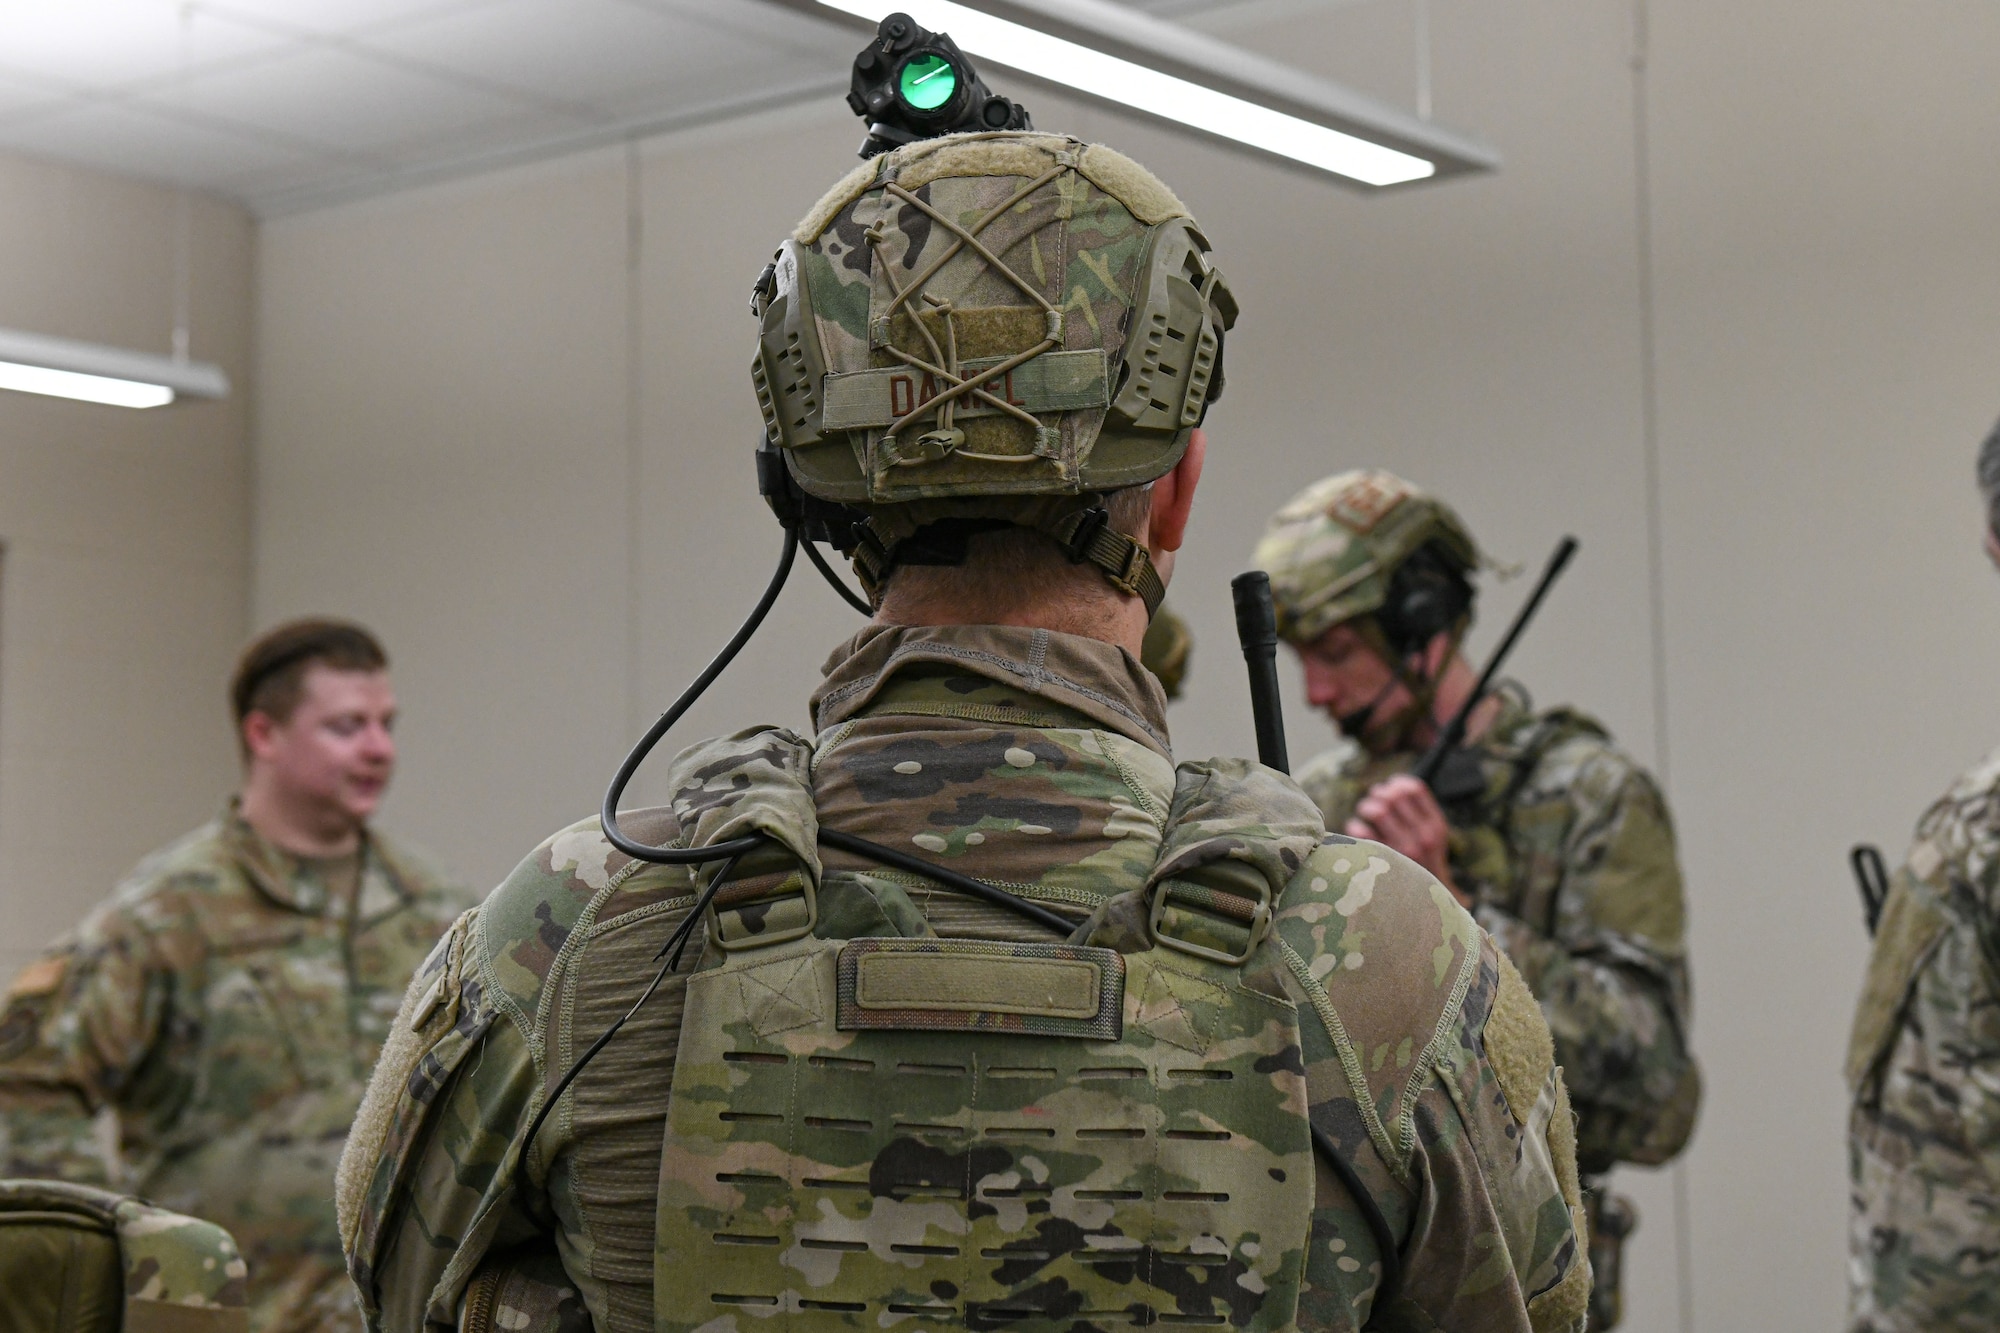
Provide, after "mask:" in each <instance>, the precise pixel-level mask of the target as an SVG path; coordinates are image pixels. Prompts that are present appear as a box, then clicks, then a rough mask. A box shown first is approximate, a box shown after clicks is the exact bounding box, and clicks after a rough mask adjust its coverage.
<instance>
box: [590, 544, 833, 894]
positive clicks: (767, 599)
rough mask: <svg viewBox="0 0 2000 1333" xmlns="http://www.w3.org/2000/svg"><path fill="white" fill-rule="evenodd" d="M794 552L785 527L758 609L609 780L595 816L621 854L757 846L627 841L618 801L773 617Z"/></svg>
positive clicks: (660, 860) (655, 857) (686, 860)
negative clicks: (663, 740) (664, 740)
mask: <svg viewBox="0 0 2000 1333" xmlns="http://www.w3.org/2000/svg"><path fill="white" fill-rule="evenodd" d="M798 553H799V535H798V533H796V532H794V531H793V530H792V529H790V528H786V529H785V549H784V551H783V552H782V553H780V554H779V556H778V568H777V569H776V570H775V571H773V572H772V574H771V582H770V583H769V584H768V585H767V586H766V587H765V589H764V595H763V596H762V597H760V598H758V599H757V605H756V606H755V607H753V608H752V609H751V611H750V615H749V617H748V618H747V619H746V620H744V622H743V624H742V626H741V627H740V628H738V629H737V631H736V635H735V637H734V638H732V639H730V641H729V642H728V643H726V644H724V645H723V647H722V651H721V652H719V653H717V654H716V655H715V659H714V660H713V661H711V662H710V663H709V664H708V666H707V667H706V668H705V669H704V670H703V671H702V673H701V674H700V675H699V676H696V677H695V678H694V683H693V684H692V685H690V686H688V687H687V689H685V690H683V691H682V692H681V697H680V698H678V699H676V700H674V703H673V707H671V708H669V709H667V711H666V712H664V713H662V714H660V720H659V721H657V722H655V723H654V724H653V725H652V726H651V727H650V728H648V729H647V731H646V734H645V735H644V736H641V737H640V738H639V743H638V744H637V745H635V746H633V747H632V752H631V753H630V754H628V755H626V756H625V762H624V763H622V764H620V765H619V766H618V774H617V776H616V777H614V778H612V779H611V786H610V787H609V788H608V789H607V790H606V791H605V793H604V809H603V810H602V811H600V812H599V814H598V819H599V821H600V822H601V823H602V824H603V825H604V836H605V837H606V838H607V839H609V840H610V842H611V845H612V846H613V847H616V848H617V849H618V850H619V851H621V852H623V853H625V855H627V856H630V857H632V858H634V859H636V860H640V861H651V862H653V863H654V864H655V865H663V866H684V865H695V864H698V863H700V862H703V861H719V860H721V859H722V858H723V857H725V856H741V855H742V854H743V853H745V852H747V851H749V850H750V849H751V848H752V847H755V846H756V845H757V842H758V839H757V838H756V836H755V835H752V836H749V837H743V838H731V839H730V840H729V841H727V842H718V843H715V844H713V845H711V846H708V847H685V848H682V847H653V846H649V845H648V844H646V843H643V842H637V841H635V840H633V839H631V838H628V837H626V836H625V835H624V834H623V833H622V832H620V831H619V828H618V801H619V798H620V797H622V796H624V795H625V784H626V783H628V782H630V781H631V780H632V775H633V774H634V773H636V772H638V771H639V765H640V764H643V763H644V762H646V756H647V755H649V754H651V753H652V752H653V747H654V746H655V745H658V744H659V743H660V740H661V738H662V737H664V736H665V735H666V734H667V732H668V731H669V730H670V729H671V728H672V727H673V725H674V723H676V722H678V721H680V720H681V715H682V714H683V713H685V712H687V710H688V709H690V708H692V707H694V702H695V700H697V699H699V698H701V696H702V695H703V694H704V693H705V692H707V690H708V687H709V686H710V685H713V684H714V683H715V678H716V677H717V676H719V675H721V674H722V673H723V670H724V669H725V668H726V667H728V665H729V664H730V663H731V662H733V661H735V660H736V654H738V653H740V652H742V651H743V645H744V644H746V643H748V642H750V636H751V635H753V634H755V633H756V632H757V627H758V626H759V625H762V624H763V623H764V617H765V616H767V615H769V614H770V613H771V606H772V604H773V603H775V602H776V601H777V600H778V594H779V593H781V592H783V591H784V590H785V580H786V579H788V578H790V577H791V573H792V561H793V559H794V558H795V557H796V556H797V555H798Z"/></svg>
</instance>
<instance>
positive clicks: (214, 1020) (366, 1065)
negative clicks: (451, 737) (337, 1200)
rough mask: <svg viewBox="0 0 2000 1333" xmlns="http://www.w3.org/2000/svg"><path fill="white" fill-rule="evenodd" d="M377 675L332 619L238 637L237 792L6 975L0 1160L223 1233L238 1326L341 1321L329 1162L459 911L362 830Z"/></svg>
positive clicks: (377, 715) (379, 717) (378, 781)
mask: <svg viewBox="0 0 2000 1333" xmlns="http://www.w3.org/2000/svg"><path fill="white" fill-rule="evenodd" d="M386 667H387V659H386V658H385V657H384V656H383V654H382V651H381V648H380V646H379V645H377V644H376V643H375V641H374V639H373V638H372V637H371V636H369V635H368V634H367V633H366V632H365V631H363V630H361V629H359V628H358V627H356V626H351V625H346V624H342V623H339V622H327V621H298V622H293V623H291V624H288V625H283V626H280V627H278V628H277V629H275V630H273V631H271V632H270V633H268V634H266V635H264V636H263V637H262V638H260V639H258V640H257V641H256V642H255V643H253V644H251V645H250V647H249V648H248V649H247V650H246V651H245V653H244V655H243V659H242V662H241V665H240V666H239V668H238V671H237V674H236V678H235V681H234V683H233V685H232V689H231V698H232V702H233V705H234V708H235V712H236V717H237V722H238V734H239V737H240V740H241V744H242V749H243V753H244V759H245V767H244V783H243V787H242V790H241V793H240V795H239V796H238V797H236V798H234V799H232V800H231V801H230V803H229V805H228V806H227V807H226V808H225V809H224V810H223V811H222V812H221V813H220V814H218V815H217V816H216V817H215V818H214V819H213V820H211V821H210V822H208V823H207V824H205V825H203V826H202V827H201V828H199V829H196V830H195V831H194V832H192V833H190V834H188V835H187V836H186V837H184V838H182V839H180V840H179V841H178V842H175V843H173V844H172V845H170V846H168V847H166V848H164V849H162V850H160V851H158V852H155V853H154V854H153V855H151V856H149V857H147V858H146V859H145V860H144V861H142V862H141V863H140V864H139V866H138V867H137V868H136V869H135V870H134V871H133V872H132V873H131V875H130V876H129V877H128V878H127V879H126V880H125V881H124V883H122V884H120V885H119V886H118V887H117V889H116V890H115V891H114V892H113V893H112V895H111V897H110V899H109V900H108V901H106V902H105V903H104V904H103V905H102V906H100V907H98V908H97V910H95V911H94V912H92V913H91V914H90V915H89V916H88V917H87V918H85V920H84V921H83V923H82V925H80V926H79V927H78V928H77V929H76V931H75V932H74V933H73V934H71V935H69V936H67V937H66V938H64V939H62V940H60V941H58V942H57V943H56V944H55V945H53V946H52V947H51V948H50V949H49V951H48V952H47V953H45V954H43V955H42V957H41V958H39V959H38V960H36V961H35V962H33V963H30V964H29V965H28V966H27V967H26V968H25V969H23V970H22V971H21V973H20V974H19V975H18V976H16V977H15V978H14V981H13V984H12V985H11V986H10V987H9V989H8V994H7V1000H6V1009H5V1012H4V1017H0V1174H7V1175H15V1176H38V1177H49V1178H57V1179H62V1180H68V1181H74V1182H79V1183H84V1184H98V1185H108V1186H110V1187H112V1188H114V1189H119V1190H129V1191H131V1192H133V1193H136V1194H140V1195H143V1196H145V1197H146V1198H148V1199H151V1200H153V1201H154V1202H156V1203H159V1204H161V1205H163V1206H166V1207H170V1208H174V1209H177V1210H180V1211H182V1212H186V1213H191V1214H193V1215H195V1216H198V1217H202V1218H206V1219H208V1220H210V1221H213V1222H217V1223H220V1224H221V1225H223V1226H225V1227H227V1228H228V1229H229V1230H230V1231H231V1232H232V1233H233V1234H234V1235H235V1237H236V1239H237V1240H238V1241H239V1242H240V1243H241V1244H242V1247H243V1257H244V1259H245V1260H247V1261H248V1263H249V1267H250V1299H251V1310H252V1319H251V1327H252V1328H253V1329H255V1330H257V1333H300V1331H303V1330H318V1329H324V1330H342V1329H353V1328H356V1327H357V1326H358V1324H359V1317H358V1315H357V1313H356V1311H355V1308H354V1300H353V1292H352V1290H351V1289H350V1287H349V1285H348V1283H347V1282H346V1280H345V1277H344V1275H343V1272H342V1267H343V1265H342V1262H341V1254H340V1241H339V1237H338V1235H337V1233H336V1231H335V1228H334V1216H333V1206H332V1199H331V1193H332V1182H333V1171H334V1166H335V1164H336V1163H337V1162H338V1160H339V1156H340V1149H341V1145H342V1143H343V1142H344V1141H345V1139H346V1137H347V1131H348V1127H349V1124H350V1123H351V1122H352V1120H353V1118H354V1112H355V1108H356V1107H357V1106H358V1105H359V1104H360V1101H361V1094H362V1091H363V1089H364V1087H365V1085H366V1081H367V1077H368V1071H369V1070H370V1069H371V1068H373V1066H374V1062H375V1056H376V1053H377V1051H378V1050H379V1049H380V1048H381V1045H382V1040H383V1038H384V1037H385V1036H386V1035H387V1033H388V1030H389V1022H390V1020H391V1019H392V1018H393V1017H394V1015H395V1012H396V1005H397V1003H398V1002H399V999H400V997H401V995H402V991H403V988H404V986H405V985H407V984H408V981H409V978H410V975H411V974H412V972H413V971H414V970H415V968H416V966H417V964H418V963H420V962H422V961H423V958H424V956H425V955H426V954H427V953H428V952H429V951H430V949H431V946H432V945H433V944H434V943H435V942H436V941H437V939H438V938H439V936H441V935H442V934H443V933H444V932H445V931H446V930H447V929H448V928H449V927H450V925H451V922H452V919H453V918H454V917H455V916H456V915H457V914H458V913H459V911H461V910H462V909H463V908H464V907H465V906H466V904H467V902H468V901H469V898H468V895H465V894H464V893H463V892H461V891H460V890H458V889H456V888H452V887H449V886H447V885H446V883H445V882H444V881H442V880H441V879H440V878H439V876H438V875H437V874H436V873H435V872H433V871H432V870H430V869H429V868H427V867H426V866H425V865H424V864H423V862H422V861H420V860H418V859H417V858H416V857H414V856H412V855H411V854H410V853H408V852H406V851H404V850H403V849H402V848H400V847H397V846H395V845H393V844H391V843H390V842H388V841H387V840H386V839H384V838H383V837H382V836H381V835H380V834H378V833H375V832H374V831H372V830H371V829H370V828H369V827H368V825H367V819H368V816H369V815H370V814H371V813H373V811H374V809H375V806H376V803H377V802H378V801H379V800H380V799H381V795H382V792H383V790H384V789H385V787H386V786H387V783H388V780H389V777H390V773H391V771H392V769H393V766H394V762H395V746H394V742H393V740H392V739H391V738H390V734H389V729H390V727H391V725H392V723H393V722H394V718H395V698H394V695H393V694H392V693H391V691H390V688H389V682H388V677H387V674H386ZM107 1130H108V1131H109V1133H108V1134H107Z"/></svg>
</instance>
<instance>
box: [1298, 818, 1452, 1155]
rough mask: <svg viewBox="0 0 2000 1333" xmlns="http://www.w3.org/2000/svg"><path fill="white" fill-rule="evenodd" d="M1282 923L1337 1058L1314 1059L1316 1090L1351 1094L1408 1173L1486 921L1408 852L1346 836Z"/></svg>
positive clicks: (1312, 1086) (1380, 1142)
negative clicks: (1426, 1086) (1421, 1108)
mask: <svg viewBox="0 0 2000 1333" xmlns="http://www.w3.org/2000/svg"><path fill="white" fill-rule="evenodd" d="M1276 930H1277V934H1278V937H1279V939H1280V941H1281V943H1282V945H1283V950H1284V954H1285V959H1286V963H1287V965H1288V967H1289V968H1290V970H1291V972H1292V974H1293V977H1294V979H1295V981H1296V982H1297V983H1298V985H1299V986H1300V988H1301V989H1302V990H1303V991H1304V993H1305V997H1306V999H1307V1001H1308V1004H1309V1005H1310V1007H1311V1008H1312V1010H1313V1011H1314V1012H1315V1014H1316V1015H1317V1017H1318V1019H1319V1022H1320V1024H1321V1025H1322V1026H1323V1027H1324V1029H1325V1030H1326V1032H1327V1034H1328V1036H1329V1037H1330V1038H1331V1044H1332V1050H1333V1058H1334V1059H1335V1060H1336V1061H1337V1062H1338V1068H1337V1070H1335V1069H1322V1070H1317V1071H1316V1070H1314V1069H1312V1068H1310V1067H1309V1068H1308V1070H1307V1084H1308V1092H1309V1095H1311V1096H1312V1097H1313V1099H1314V1100H1315V1101H1317V1100H1321V1099H1323V1098H1327V1097H1336V1096H1351V1097H1352V1098H1353V1100H1354V1102H1355V1106H1356V1110H1357V1111H1358V1113H1359V1114H1360V1116H1361V1119H1362V1122H1363V1125H1364V1127H1365V1128H1366V1130H1367V1133H1368V1137H1369V1138H1370V1139H1371V1140H1373V1141H1374V1143H1375V1146H1376V1148H1377V1150H1378V1151H1379V1152H1380V1153H1381V1154H1382V1156H1383V1157H1384V1159H1385V1160H1386V1161H1387V1162H1389V1163H1390V1164H1391V1166H1392V1168H1393V1169H1395V1170H1396V1171H1397V1172H1398V1173H1399V1174H1400V1173H1401V1172H1403V1171H1404V1170H1406V1168H1407V1165H1408V1163H1409V1160H1410V1156H1411V1152H1412V1150H1413V1146H1414V1143H1415V1128H1414V1120H1413V1117H1414V1115H1415V1097H1414V1091H1415V1089H1417V1088H1418V1087H1420V1086H1421V1085H1422V1084H1423V1082H1424V1081H1425V1080H1426V1079H1427V1078H1428V1076H1429V1073H1430V1070H1431V1067H1432V1064H1433V1062H1434V1061H1435V1059H1436V1057H1437V1054H1438V1051H1439V1050H1440V1048H1441V1046H1442V1043H1443V1042H1444V1040H1445V1039H1446V1037H1447V1035H1448V1034H1449V1033H1450V1031H1451V1029H1452V1023H1453V1020H1454V1018H1455V1016H1456V1014H1457V1012H1458V1009H1459V1007H1460V1005H1461V1004H1462V1003H1463V1001H1464V998H1465V994H1466V991H1467V989H1468V988H1469V987H1470V986H1471V984H1472V981H1473V977H1474V974H1475V971H1476V964H1477V962H1478V957H1479V942H1480V940H1481V939H1483V938H1484V937H1483V936H1482V934H1481V933H1480V930H1479V927H1478V926H1477V925H1475V924H1474V923H1473V920H1472V918H1471V917H1470V916H1468V915H1467V914H1466V913H1465V910H1464V909H1463V908H1461V907H1460V906H1459V905H1458V903H1457V902H1456V901H1455V900H1454V899H1453V898H1452V897H1451V895H1450V894H1449V893H1447V892H1446V891H1445V890H1444V888H1443V887H1442V886H1441V885H1439V884H1438V882H1437V881H1436V880H1435V879H1434V878H1433V877H1432V876H1431V874H1430V873H1429V872H1428V871H1426V870H1424V869H1423V868H1422V867H1421V866H1419V865H1417V863H1416V862H1414V861H1412V860H1410V859H1409V858H1408V857H1406V856H1404V855H1402V854H1401V853H1400V852H1395V851H1392V850H1390V849H1389V848H1387V847H1384V846H1382V845H1381V844H1379V843H1373V842H1350V841H1347V840H1345V839H1338V840H1332V841H1329V842H1327V843H1325V844H1322V845H1321V846H1320V847H1319V848H1317V849H1316V850H1315V851H1314V852H1313V854H1312V856H1311V857H1309V858H1308V860H1307V862H1306V866H1305V868H1304V869H1303V870H1302V871H1300V872H1299V874H1298V876H1297V877H1295V878H1294V879H1293V881H1292V883H1291V885H1290V886H1289V887H1288V888H1287V889H1286V891H1285V895H1284V898H1283V901H1282V904H1281V906H1280V910H1279V912H1278V915H1277V921H1276Z"/></svg>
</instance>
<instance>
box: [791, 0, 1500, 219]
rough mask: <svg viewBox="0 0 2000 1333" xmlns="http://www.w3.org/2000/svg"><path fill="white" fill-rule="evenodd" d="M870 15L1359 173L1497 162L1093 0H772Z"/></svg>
mask: <svg viewBox="0 0 2000 1333" xmlns="http://www.w3.org/2000/svg"><path fill="white" fill-rule="evenodd" d="M783 3H786V4H789V5H790V6H791V7H792V8H795V9H804V10H807V11H808V12H812V11H815V10H816V11H818V12H820V13H825V12H826V11H827V10H832V11H835V12H838V13H841V14H845V15H849V16H851V17H853V18H856V19H861V20H865V21H866V22H868V23H869V24H871V25H873V24H876V23H879V22H880V21H881V20H882V19H883V18H885V17H886V16H888V15H890V14H893V13H897V12H899V11H900V12H902V13H906V14H908V15H909V16H910V17H911V18H913V19H915V20H916V21H917V22H918V23H919V24H920V25H922V26H923V27H926V28H929V29H930V30H931V31H933V32H943V33H949V34H950V35H951V38H952V40H953V41H955V42H957V43H958V45H959V48H960V49H961V50H963V51H964V52H965V53H966V54H967V55H970V56H972V57H974V58H975V59H978V60H982V61H988V62H991V63H992V64H995V65H1000V66H1004V67H1006V68H1008V69H1011V70H1014V71H1016V72H1017V73H1020V74H1024V75H1027V76H1028V77H1029V78H1032V79H1036V80H1038V81H1040V82H1043V83H1047V84H1053V85H1056V86H1057V87H1060V88H1062V89H1064V90H1066V91H1069V92H1073V93H1080V94H1082V95H1084V96H1085V97H1088V98H1090V99H1092V100H1095V101H1098V102H1102V103H1105V104H1107V105H1110V106H1114V107H1118V108H1120V109H1124V110H1131V111H1138V112H1140V113H1142V114H1144V115H1147V116H1150V117H1152V118H1154V119H1156V120H1160V121H1164V122H1167V123H1168V124H1171V125H1174V126H1177V127H1180V128H1184V129H1190V130H1193V131H1195V132H1197V133H1199V134H1202V135H1205V136H1207V137H1209V138H1212V139H1217V140H1220V141H1222V142H1224V143H1226V144H1230V145H1241V146H1244V147H1248V148H1251V149H1254V150H1255V151H1257V152H1259V153H1262V154H1265V155H1267V156H1269V157H1272V158H1275V159H1277V160H1279V161H1280V162H1283V163H1285V164H1286V165H1290V166H1303V167H1306V168H1310V169H1313V170H1316V171H1324V172H1329V173H1331V174H1333V175H1335V176H1339V177H1341V178H1343V179H1346V180H1350V181H1358V182H1360V183H1362V184H1364V185H1371V186H1378V187H1379V186H1389V185H1403V184H1408V183H1411V182H1414V181H1421V180H1428V179H1432V178H1436V177H1440V176H1449V175H1457V174H1460V173H1463V172H1468V171H1490V170H1492V169H1493V168H1494V167H1497V166H1498V165H1499V157H1498V155H1497V154H1495V153H1494V152H1493V150H1492V149H1490V148H1487V147H1486V146H1485V145H1483V144H1480V143H1478V142H1476V141H1475V140H1472V139H1468V138H1465V137H1464V136H1462V135H1458V134H1454V133H1452V132H1451V131H1449V130H1444V129H1440V128H1439V127H1437V126H1434V125H1432V124H1430V123H1429V122H1428V121H1424V120H1420V119H1418V118H1417V117H1416V116H1413V115H1411V114H1410V113H1408V112H1406V111H1402V110H1400V109H1398V108H1396V107H1392V106H1389V105H1387V104H1386V103H1382V102H1377V101H1375V100H1374V99H1372V98H1368V97H1364V96H1363V95H1361V94H1359V93H1356V92H1354V91H1352V90H1351V89H1347V88H1343V87H1341V86H1340V85H1338V84H1334V83H1329V82H1327V81H1326V80H1323V79H1317V78H1314V77H1312V76H1311V75H1308V74H1304V73H1302V72H1300V71H1298V70H1295V69H1292V68H1291V67H1289V66H1286V65H1280V64H1278V63H1277V62H1275V61H1270V60H1266V59H1264V58H1263V57H1261V56H1256V55H1252V54H1251V53H1250V52H1248V51H1244V50H1241V49H1240V48H1237V47H1232V46H1229V45H1228V44H1226V43H1224V42H1220V41H1217V40H1216V39H1214V38H1212V37H1209V36H1207V35H1205V34H1201V33H1196V32H1193V31H1191V30H1189V29H1187V28H1183V27H1180V26H1178V25H1176V24H1172V23H1166V22H1163V21H1161V20H1159V19H1155V18H1153V17H1151V16H1149V15H1147V14H1144V13H1141V12H1139V11H1137V10H1132V9H1127V8H1124V7H1123V6H1120V5H1115V4H1111V3H1108V2H1107V0H967V2H966V3H959V2H958V0H783Z"/></svg>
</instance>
